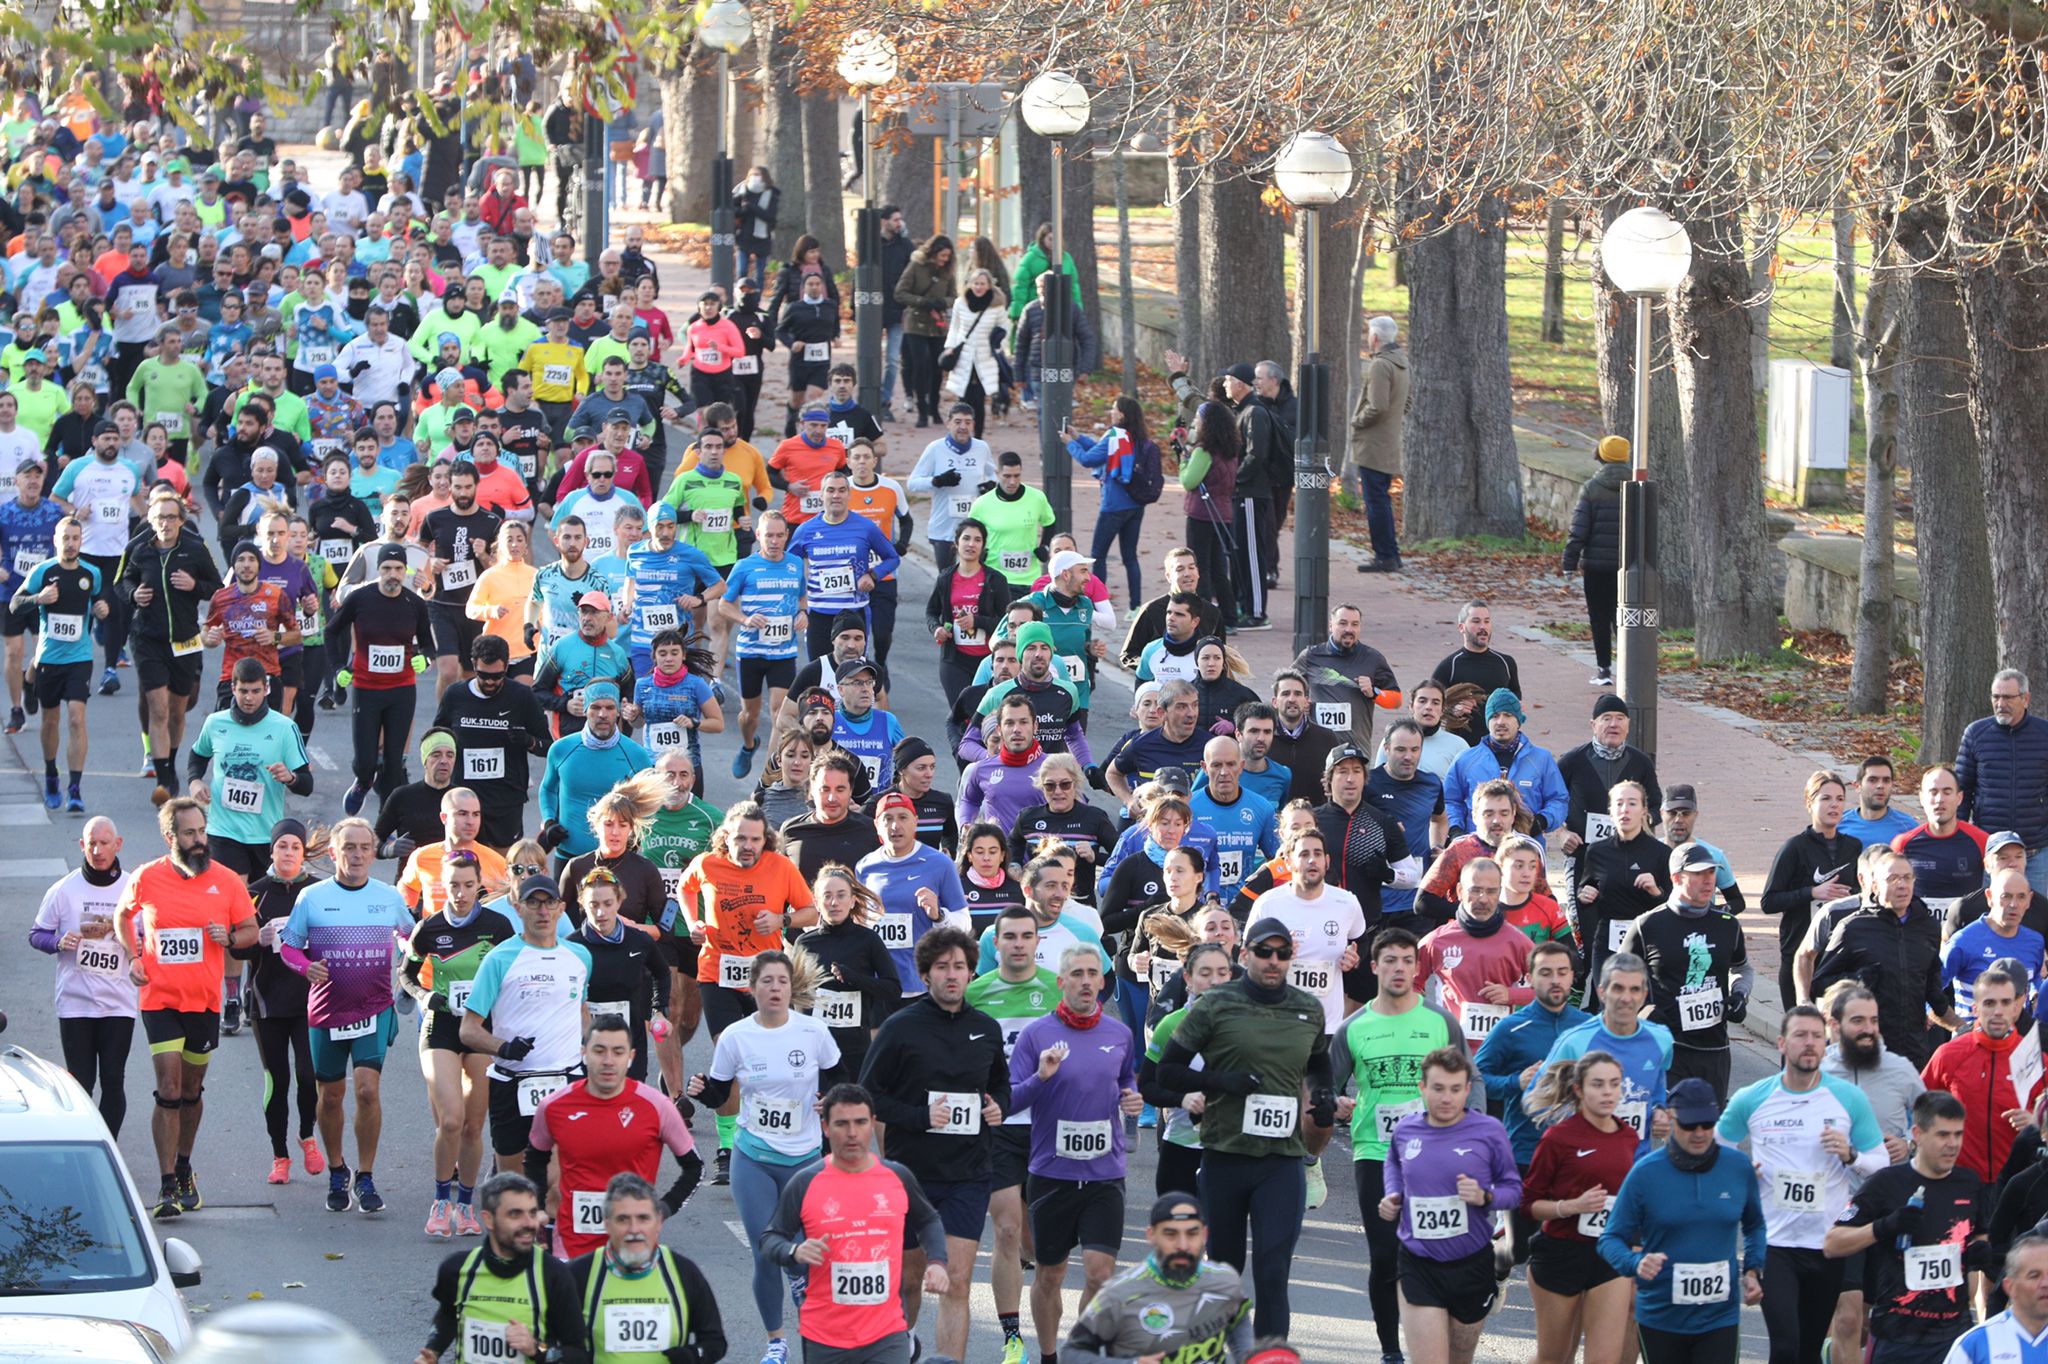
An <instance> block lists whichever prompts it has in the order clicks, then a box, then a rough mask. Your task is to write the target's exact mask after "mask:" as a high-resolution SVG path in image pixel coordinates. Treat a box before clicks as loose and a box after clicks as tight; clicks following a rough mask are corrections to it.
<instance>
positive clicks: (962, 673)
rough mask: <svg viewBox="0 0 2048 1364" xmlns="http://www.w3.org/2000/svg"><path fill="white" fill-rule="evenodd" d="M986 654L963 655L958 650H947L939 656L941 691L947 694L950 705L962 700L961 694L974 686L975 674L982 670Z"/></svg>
mask: <svg viewBox="0 0 2048 1364" xmlns="http://www.w3.org/2000/svg"><path fill="white" fill-rule="evenodd" d="M986 657H987V655H986V654H963V653H961V652H960V651H959V650H958V649H947V650H945V651H944V652H942V653H941V654H940V655H939V689H940V690H941V691H943V692H945V693H946V702H947V704H948V705H950V704H952V703H953V702H955V701H958V700H959V699H960V693H961V692H963V691H966V690H967V689H968V688H969V687H971V686H973V685H974V674H975V673H976V672H978V671H979V670H980V668H981V660H982V659H984V658H986Z"/></svg>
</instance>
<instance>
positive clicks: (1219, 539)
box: [1187, 516, 1237, 628]
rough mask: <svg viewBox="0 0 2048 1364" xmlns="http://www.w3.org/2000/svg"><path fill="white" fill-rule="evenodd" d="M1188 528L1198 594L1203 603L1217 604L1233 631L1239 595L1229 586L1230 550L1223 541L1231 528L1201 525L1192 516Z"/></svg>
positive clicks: (1201, 522)
mask: <svg viewBox="0 0 2048 1364" xmlns="http://www.w3.org/2000/svg"><path fill="white" fill-rule="evenodd" d="M1187 525H1188V548H1189V549H1191V550H1193V551H1194V552H1195V565H1196V567H1197V569H1198V570H1199V571H1200V573H1201V577H1200V579H1199V580H1198V581H1197V582H1196V584H1195V591H1196V593H1197V594H1199V595H1200V596H1201V598H1202V599H1203V600H1204V601H1212V602H1214V603H1216V609H1217V610H1218V611H1219V612H1221V613H1222V615H1223V624H1224V626H1225V627H1226V628H1234V627H1235V626H1236V625H1237V593H1236V591H1235V590H1234V589H1232V587H1231V585H1230V548H1229V546H1228V545H1226V544H1225V543H1224V539H1223V537H1224V536H1226V535H1228V534H1230V527H1228V526H1226V525H1223V524H1222V523H1220V522H1216V521H1198V520H1196V519H1195V518H1194V517H1192V516H1190V517H1189V518H1188V522H1187Z"/></svg>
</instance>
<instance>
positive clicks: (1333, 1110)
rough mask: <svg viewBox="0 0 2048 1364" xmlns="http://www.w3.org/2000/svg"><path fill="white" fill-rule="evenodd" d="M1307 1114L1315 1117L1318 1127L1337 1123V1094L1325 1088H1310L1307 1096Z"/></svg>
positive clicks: (1332, 1125) (1333, 1125)
mask: <svg viewBox="0 0 2048 1364" xmlns="http://www.w3.org/2000/svg"><path fill="white" fill-rule="evenodd" d="M1308 1115H1309V1117H1311V1118H1313V1119H1315V1124H1316V1126H1318V1127H1335V1126H1336V1125H1337V1096H1336V1095H1335V1094H1332V1093H1331V1092H1330V1091H1329V1090H1327V1089H1317V1090H1312V1091H1310V1093H1309V1096H1308Z"/></svg>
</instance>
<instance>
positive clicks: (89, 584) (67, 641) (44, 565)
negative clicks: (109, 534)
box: [21, 559, 100, 667]
mask: <svg viewBox="0 0 2048 1364" xmlns="http://www.w3.org/2000/svg"><path fill="white" fill-rule="evenodd" d="M52 578H55V579H56V580H57V600H56V601H55V602H52V603H51V604H50V605H48V606H44V605H41V604H40V603H38V604H37V606H36V628H37V634H36V639H37V643H36V662H38V663H48V664H50V665H51V666H52V667H55V666H58V665H60V664H66V663H90V662H92V607H93V603H94V602H96V601H98V600H99V599H100V571H99V570H98V569H97V568H94V567H93V566H92V565H91V564H89V563H86V562H85V561H84V560H80V561H79V562H78V564H77V565H76V566H74V567H72V568H70V569H66V568H65V567H64V566H63V565H62V564H60V563H58V562H57V561H56V560H55V559H45V560H43V561H42V562H41V563H39V564H37V565H36V566H35V567H34V568H32V569H30V570H29V572H28V578H27V580H26V581H25V582H23V583H22V585H21V591H22V595H24V596H28V597H33V596H34V595H35V594H36V593H38V592H40V591H42V590H43V588H44V587H45V586H47V585H48V584H49V582H50V580H51V579H52Z"/></svg>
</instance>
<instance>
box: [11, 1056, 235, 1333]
mask: <svg viewBox="0 0 2048 1364" xmlns="http://www.w3.org/2000/svg"><path fill="white" fill-rule="evenodd" d="M145 1206H146V1205H145V1204H144V1203H143V1201H142V1195H141V1192H140V1191H139V1190H137V1189H136V1187H135V1181H134V1180H133V1179H131V1178H129V1175H128V1167H127V1165H126V1164H124V1163H123V1161H122V1160H121V1152H120V1149H119V1148H118V1147H116V1146H115V1144H114V1137H113V1134H112V1133H111V1132H109V1131H108V1130H107V1125H106V1123H105V1122H104V1121H102V1120H101V1118H100V1114H99V1109H98V1108H97V1107H95V1106H94V1104H93V1102H92V1100H91V1098H89V1097H88V1096H87V1095H86V1093H85V1091H84V1090H83V1089H81V1088H79V1085H78V1082H77V1081H76V1080H74V1079H72V1078H71V1076H70V1074H69V1073H67V1072H66V1071H65V1070H64V1069H63V1068H62V1067H60V1066H54V1065H51V1064H50V1063H49V1062H47V1061H45V1060H43V1059H42V1058H41V1057H39V1056H37V1055H35V1054H34V1053H32V1052H28V1051H25V1050H23V1049H22V1048H20V1047H5V1048H0V1311H4V1312H7V1313H34V1314H40V1315H45V1316H64V1317H97V1318H100V1319H102V1320H109V1321H120V1322H132V1323H134V1324H135V1325H137V1326H140V1327H143V1328H145V1329H146V1330H147V1331H149V1332H152V1333H154V1334H155V1335H157V1336H158V1337H160V1338H162V1339H163V1340H165V1341H167V1342H169V1344H170V1346H171V1348H172V1349H174V1350H177V1349H183V1348H184V1346H185V1344H186V1343H187V1342H188V1341H189V1340H190V1339H191V1336H192V1326H191V1321H190V1318H189V1317H188V1316H187V1314H186V1309H185V1295H184V1293H183V1291H182V1290H184V1289H187V1288H194V1287H197V1286H198V1283H199V1274H200V1260H199V1254H198V1252H196V1251H195V1250H193V1249H192V1247H191V1246H189V1245H187V1244H185V1243H184V1242H183V1241H180V1240H177V1239H176V1238H171V1239H167V1240H164V1241H162V1242H161V1243H160V1242H159V1241H158V1240H157V1235H156V1229H155V1227H154V1226H153V1225H152V1224H151V1222H150V1219H149V1216H148V1214H147V1212H146V1211H145Z"/></svg>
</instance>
